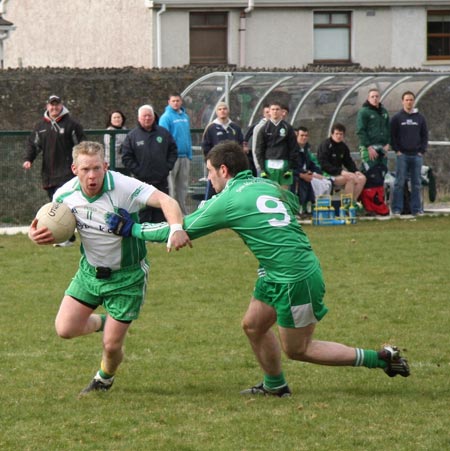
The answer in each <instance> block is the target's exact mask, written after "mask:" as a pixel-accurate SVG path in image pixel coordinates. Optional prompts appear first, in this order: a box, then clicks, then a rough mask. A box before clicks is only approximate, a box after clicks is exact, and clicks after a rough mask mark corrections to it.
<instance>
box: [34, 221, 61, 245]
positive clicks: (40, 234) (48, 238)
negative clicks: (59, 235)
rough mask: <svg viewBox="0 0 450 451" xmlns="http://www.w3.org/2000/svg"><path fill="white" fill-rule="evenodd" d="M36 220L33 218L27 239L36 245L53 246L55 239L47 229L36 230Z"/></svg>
mask: <svg viewBox="0 0 450 451" xmlns="http://www.w3.org/2000/svg"><path fill="white" fill-rule="evenodd" d="M37 223H38V220H37V219H36V218H35V219H33V222H32V223H31V225H30V229H29V230H28V238H30V240H31V241H33V242H35V243H36V244H53V243H54V242H55V238H53V234H52V232H51V231H50V230H49V229H48V228H47V227H40V228H39V229H38V228H37Z"/></svg>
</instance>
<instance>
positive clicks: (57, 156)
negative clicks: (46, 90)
mask: <svg viewBox="0 0 450 451" xmlns="http://www.w3.org/2000/svg"><path fill="white" fill-rule="evenodd" d="M85 139H86V135H85V134H84V130H83V127H82V126H81V124H79V123H78V122H77V121H76V120H75V119H73V118H72V117H71V116H70V114H69V110H68V109H67V108H66V107H65V106H64V104H63V101H62V99H61V97H59V96H57V95H51V96H50V97H49V98H48V100H47V105H46V110H45V112H44V117H43V118H42V119H41V120H40V121H39V122H38V123H37V124H36V125H35V127H34V130H33V131H32V133H31V135H30V138H29V140H28V146H27V150H26V153H25V157H24V163H23V168H24V169H26V170H29V169H31V167H32V165H33V162H34V160H35V159H36V157H37V156H38V154H39V153H41V152H42V171H41V174H42V184H43V187H44V189H45V190H46V191H47V195H48V198H49V199H50V200H52V198H53V194H54V193H55V191H56V190H57V189H58V188H59V187H60V186H62V185H64V183H66V182H67V181H68V180H70V179H72V178H73V172H72V148H73V147H74V146H75V145H77V144H78V143H80V142H81V141H84V140H85ZM74 241H75V235H74V236H73V237H72V238H70V240H68V241H66V242H64V243H57V244H56V246H61V247H65V246H71V245H72V244H73V242H74Z"/></svg>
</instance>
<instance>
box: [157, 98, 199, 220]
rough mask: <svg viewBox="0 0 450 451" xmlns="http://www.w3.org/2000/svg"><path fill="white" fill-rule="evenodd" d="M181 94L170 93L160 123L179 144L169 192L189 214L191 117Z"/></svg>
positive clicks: (170, 177)
mask: <svg viewBox="0 0 450 451" xmlns="http://www.w3.org/2000/svg"><path fill="white" fill-rule="evenodd" d="M182 105H183V100H182V98H181V96H180V94H170V95H169V100H168V105H167V106H166V110H165V112H164V114H163V115H162V116H161V118H160V119H159V125H160V126H161V127H164V128H165V129H167V130H169V132H170V133H171V135H172V136H173V139H174V140H175V142H176V144H177V149H178V158H177V160H176V161H175V165H174V167H173V169H172V170H171V171H170V174H169V193H170V195H171V196H172V197H173V198H174V199H176V200H177V202H178V203H179V205H180V208H181V211H182V212H183V215H187V208H186V196H187V191H188V185H189V173H190V167H191V160H192V140H191V123H190V118H189V116H188V115H187V113H186V111H185V110H184V108H183V106H182Z"/></svg>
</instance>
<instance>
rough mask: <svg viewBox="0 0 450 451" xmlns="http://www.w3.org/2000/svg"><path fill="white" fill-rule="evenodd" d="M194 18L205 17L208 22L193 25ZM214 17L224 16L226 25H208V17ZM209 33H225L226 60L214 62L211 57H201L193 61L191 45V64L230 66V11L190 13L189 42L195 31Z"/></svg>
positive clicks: (224, 48) (190, 47)
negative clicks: (216, 31)
mask: <svg viewBox="0 0 450 451" xmlns="http://www.w3.org/2000/svg"><path fill="white" fill-rule="evenodd" d="M192 16H203V17H204V18H205V19H206V20H205V21H204V22H205V23H203V24H196V25H193V24H192V20H191V18H192ZM212 16H216V17H217V16H224V23H223V24H210V23H207V19H208V17H212ZM202 30H203V31H206V32H207V31H208V30H211V31H213V30H219V31H220V30H222V31H223V32H224V36H223V42H222V44H223V46H224V47H223V50H224V52H223V53H224V55H225V56H224V58H223V59H220V60H219V59H216V60H212V61H211V59H210V57H209V56H204V57H199V58H197V59H194V60H193V59H192V46H191V43H190V45H189V64H192V65H194V66H195V65H202V66H208V65H211V66H217V65H222V64H224V65H227V64H228V31H229V13H228V11H190V13H189V40H190V41H191V39H192V32H193V31H196V32H198V31H202Z"/></svg>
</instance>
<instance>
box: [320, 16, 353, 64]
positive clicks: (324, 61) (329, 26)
mask: <svg viewBox="0 0 450 451" xmlns="http://www.w3.org/2000/svg"><path fill="white" fill-rule="evenodd" d="M316 14H317V15H318V14H322V15H324V14H328V16H329V17H328V23H327V24H316ZM333 14H346V15H347V18H348V22H347V23H346V24H339V23H336V24H335V23H333V22H332V16H333ZM352 26H353V22H352V11H349V10H326V11H321V10H317V11H314V12H313V32H315V31H316V30H318V29H322V30H325V29H328V30H330V29H346V30H347V31H348V49H347V50H348V58H346V59H343V58H336V59H316V58H315V57H314V56H313V61H314V64H351V63H352V39H351V38H352ZM315 46H316V42H314V49H313V51H314V53H315V50H316V47H315Z"/></svg>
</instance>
